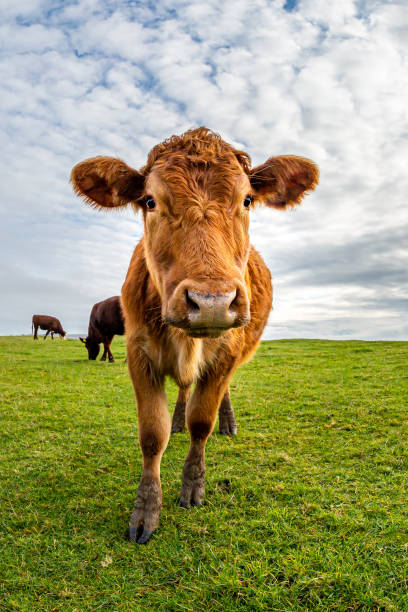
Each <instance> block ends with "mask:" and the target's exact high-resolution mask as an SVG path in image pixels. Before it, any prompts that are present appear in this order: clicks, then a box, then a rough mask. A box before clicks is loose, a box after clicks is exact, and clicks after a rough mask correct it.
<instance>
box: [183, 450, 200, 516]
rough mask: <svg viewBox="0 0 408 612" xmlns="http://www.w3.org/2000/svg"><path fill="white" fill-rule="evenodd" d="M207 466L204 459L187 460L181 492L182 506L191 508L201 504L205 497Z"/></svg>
mask: <svg viewBox="0 0 408 612" xmlns="http://www.w3.org/2000/svg"><path fill="white" fill-rule="evenodd" d="M204 488H205V466H204V461H203V460H197V461H194V462H193V461H188V460H187V461H186V462H185V464H184V468H183V480H182V485H181V492H180V506H181V507H182V508H190V507H191V506H197V507H199V506H201V504H202V502H203V498H204Z"/></svg>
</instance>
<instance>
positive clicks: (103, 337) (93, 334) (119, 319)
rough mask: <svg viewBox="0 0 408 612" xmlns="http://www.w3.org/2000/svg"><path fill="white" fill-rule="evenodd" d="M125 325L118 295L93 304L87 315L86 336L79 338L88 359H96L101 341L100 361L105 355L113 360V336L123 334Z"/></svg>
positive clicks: (103, 359) (104, 358)
mask: <svg viewBox="0 0 408 612" xmlns="http://www.w3.org/2000/svg"><path fill="white" fill-rule="evenodd" d="M124 333H125V326H124V322H123V315H122V309H121V306H120V298H119V296H118V295H115V296H114V297H110V298H107V299H106V300H103V302H98V303H97V304H94V306H93V307H92V310H91V315H90V317H89V326H88V336H87V338H85V339H84V338H80V340H81V342H84V344H85V346H86V348H87V349H88V359H96V358H97V356H98V354H99V344H100V343H101V342H102V343H103V346H104V351H103V355H102V357H101V361H105V360H106V355H108V357H109V361H111V362H112V361H115V360H114V358H113V355H112V353H111V350H110V345H111V344H112V340H113V337H114V336H115V335H119V336H123V334H124Z"/></svg>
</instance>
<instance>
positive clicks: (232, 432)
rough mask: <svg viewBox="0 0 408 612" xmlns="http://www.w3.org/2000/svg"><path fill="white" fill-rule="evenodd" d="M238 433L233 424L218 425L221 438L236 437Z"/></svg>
mask: <svg viewBox="0 0 408 612" xmlns="http://www.w3.org/2000/svg"><path fill="white" fill-rule="evenodd" d="M237 433H238V429H237V426H236V425H235V423H234V424H233V425H231V424H229V423H224V424H222V425H221V423H220V434H222V435H223V436H236V435H237Z"/></svg>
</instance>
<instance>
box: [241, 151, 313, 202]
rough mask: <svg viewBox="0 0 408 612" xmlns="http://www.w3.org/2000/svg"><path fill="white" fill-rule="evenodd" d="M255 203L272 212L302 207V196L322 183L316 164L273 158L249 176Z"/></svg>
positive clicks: (294, 159)
mask: <svg viewBox="0 0 408 612" xmlns="http://www.w3.org/2000/svg"><path fill="white" fill-rule="evenodd" d="M249 180H250V182H251V185H252V189H253V191H254V199H255V200H258V201H260V202H264V203H265V204H266V205H267V206H272V207H273V208H280V209H284V208H288V207H290V206H295V204H300V202H301V200H302V198H303V196H304V195H305V194H306V193H307V192H308V191H311V190H312V189H314V188H315V187H316V185H317V183H318V182H319V170H318V168H317V166H316V164H315V163H314V162H312V161H311V160H310V159H306V158H304V157H297V156H296V155H280V156H279V157H270V158H269V159H268V160H267V161H266V162H265V163H264V164H261V165H260V166H256V168H253V169H252V170H251V171H250V173H249Z"/></svg>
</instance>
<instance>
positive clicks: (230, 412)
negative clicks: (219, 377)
mask: <svg viewBox="0 0 408 612" xmlns="http://www.w3.org/2000/svg"><path fill="white" fill-rule="evenodd" d="M218 419H219V429H220V434H224V435H226V436H236V435H237V432H238V430H237V423H236V421H235V415H234V409H233V407H232V404H231V397H230V393H229V390H227V391H226V392H225V393H224V397H223V398H222V400H221V404H220V408H219V411H218Z"/></svg>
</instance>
